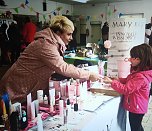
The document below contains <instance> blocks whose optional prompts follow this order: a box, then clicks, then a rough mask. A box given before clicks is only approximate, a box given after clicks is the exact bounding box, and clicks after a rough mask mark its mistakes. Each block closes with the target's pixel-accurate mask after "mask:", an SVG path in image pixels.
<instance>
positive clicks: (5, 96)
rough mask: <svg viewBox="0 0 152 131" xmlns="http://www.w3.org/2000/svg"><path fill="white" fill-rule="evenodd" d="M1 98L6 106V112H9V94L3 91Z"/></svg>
mask: <svg viewBox="0 0 152 131" xmlns="http://www.w3.org/2000/svg"><path fill="white" fill-rule="evenodd" d="M1 98H2V99H3V101H4V102H5V106H6V111H7V114H8V113H9V95H8V93H4V94H3V95H2V96H1Z"/></svg>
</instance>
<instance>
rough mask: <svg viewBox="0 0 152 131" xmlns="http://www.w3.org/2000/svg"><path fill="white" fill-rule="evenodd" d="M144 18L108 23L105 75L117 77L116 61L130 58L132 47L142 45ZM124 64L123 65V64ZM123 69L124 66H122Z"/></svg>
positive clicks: (116, 20)
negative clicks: (108, 41) (108, 47)
mask: <svg viewBox="0 0 152 131" xmlns="http://www.w3.org/2000/svg"><path fill="white" fill-rule="evenodd" d="M145 24H146V19H145V18H118V19H111V21H110V22H109V40H110V41H111V43H112V46H111V48H110V49H109V50H108V55H109V56H110V57H109V58H108V66H107V75H110V76H117V75H118V61H119V60H122V61H123V60H124V59H125V58H129V57H130V49H131V48H132V47H133V46H136V45H139V44H142V43H144V38H145ZM124 64H125V63H124ZM123 67H124V68H125V65H123Z"/></svg>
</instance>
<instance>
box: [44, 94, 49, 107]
mask: <svg viewBox="0 0 152 131" xmlns="http://www.w3.org/2000/svg"><path fill="white" fill-rule="evenodd" d="M43 103H44V104H45V105H48V97H47V95H45V96H44V99H43Z"/></svg>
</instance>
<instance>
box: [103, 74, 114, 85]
mask: <svg viewBox="0 0 152 131" xmlns="http://www.w3.org/2000/svg"><path fill="white" fill-rule="evenodd" d="M112 81H113V80H112V79H111V78H109V77H107V76H105V77H104V78H103V82H104V83H106V84H111V83H112Z"/></svg>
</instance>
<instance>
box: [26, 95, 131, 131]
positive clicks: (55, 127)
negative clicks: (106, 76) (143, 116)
mask: <svg viewBox="0 0 152 131" xmlns="http://www.w3.org/2000/svg"><path fill="white" fill-rule="evenodd" d="M97 99H98V98H97ZM119 103H120V97H114V98H113V99H110V100H109V101H107V102H104V104H103V102H102V105H101V106H100V107H98V108H97V109H96V110H95V111H86V110H79V111H77V112H74V111H73V110H71V112H70V113H69V115H68V122H67V124H66V125H64V124H63V117H60V116H54V117H50V118H48V119H47V120H45V121H44V122H43V125H44V131H124V130H121V128H120V126H119V125H118V120H119V119H118V118H120V121H121V118H122V116H117V115H118V109H119ZM126 128H127V129H126V131H130V127H129V123H128V121H127V127H126ZM36 130H37V128H36V127H33V128H32V129H30V130H29V131H36Z"/></svg>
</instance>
